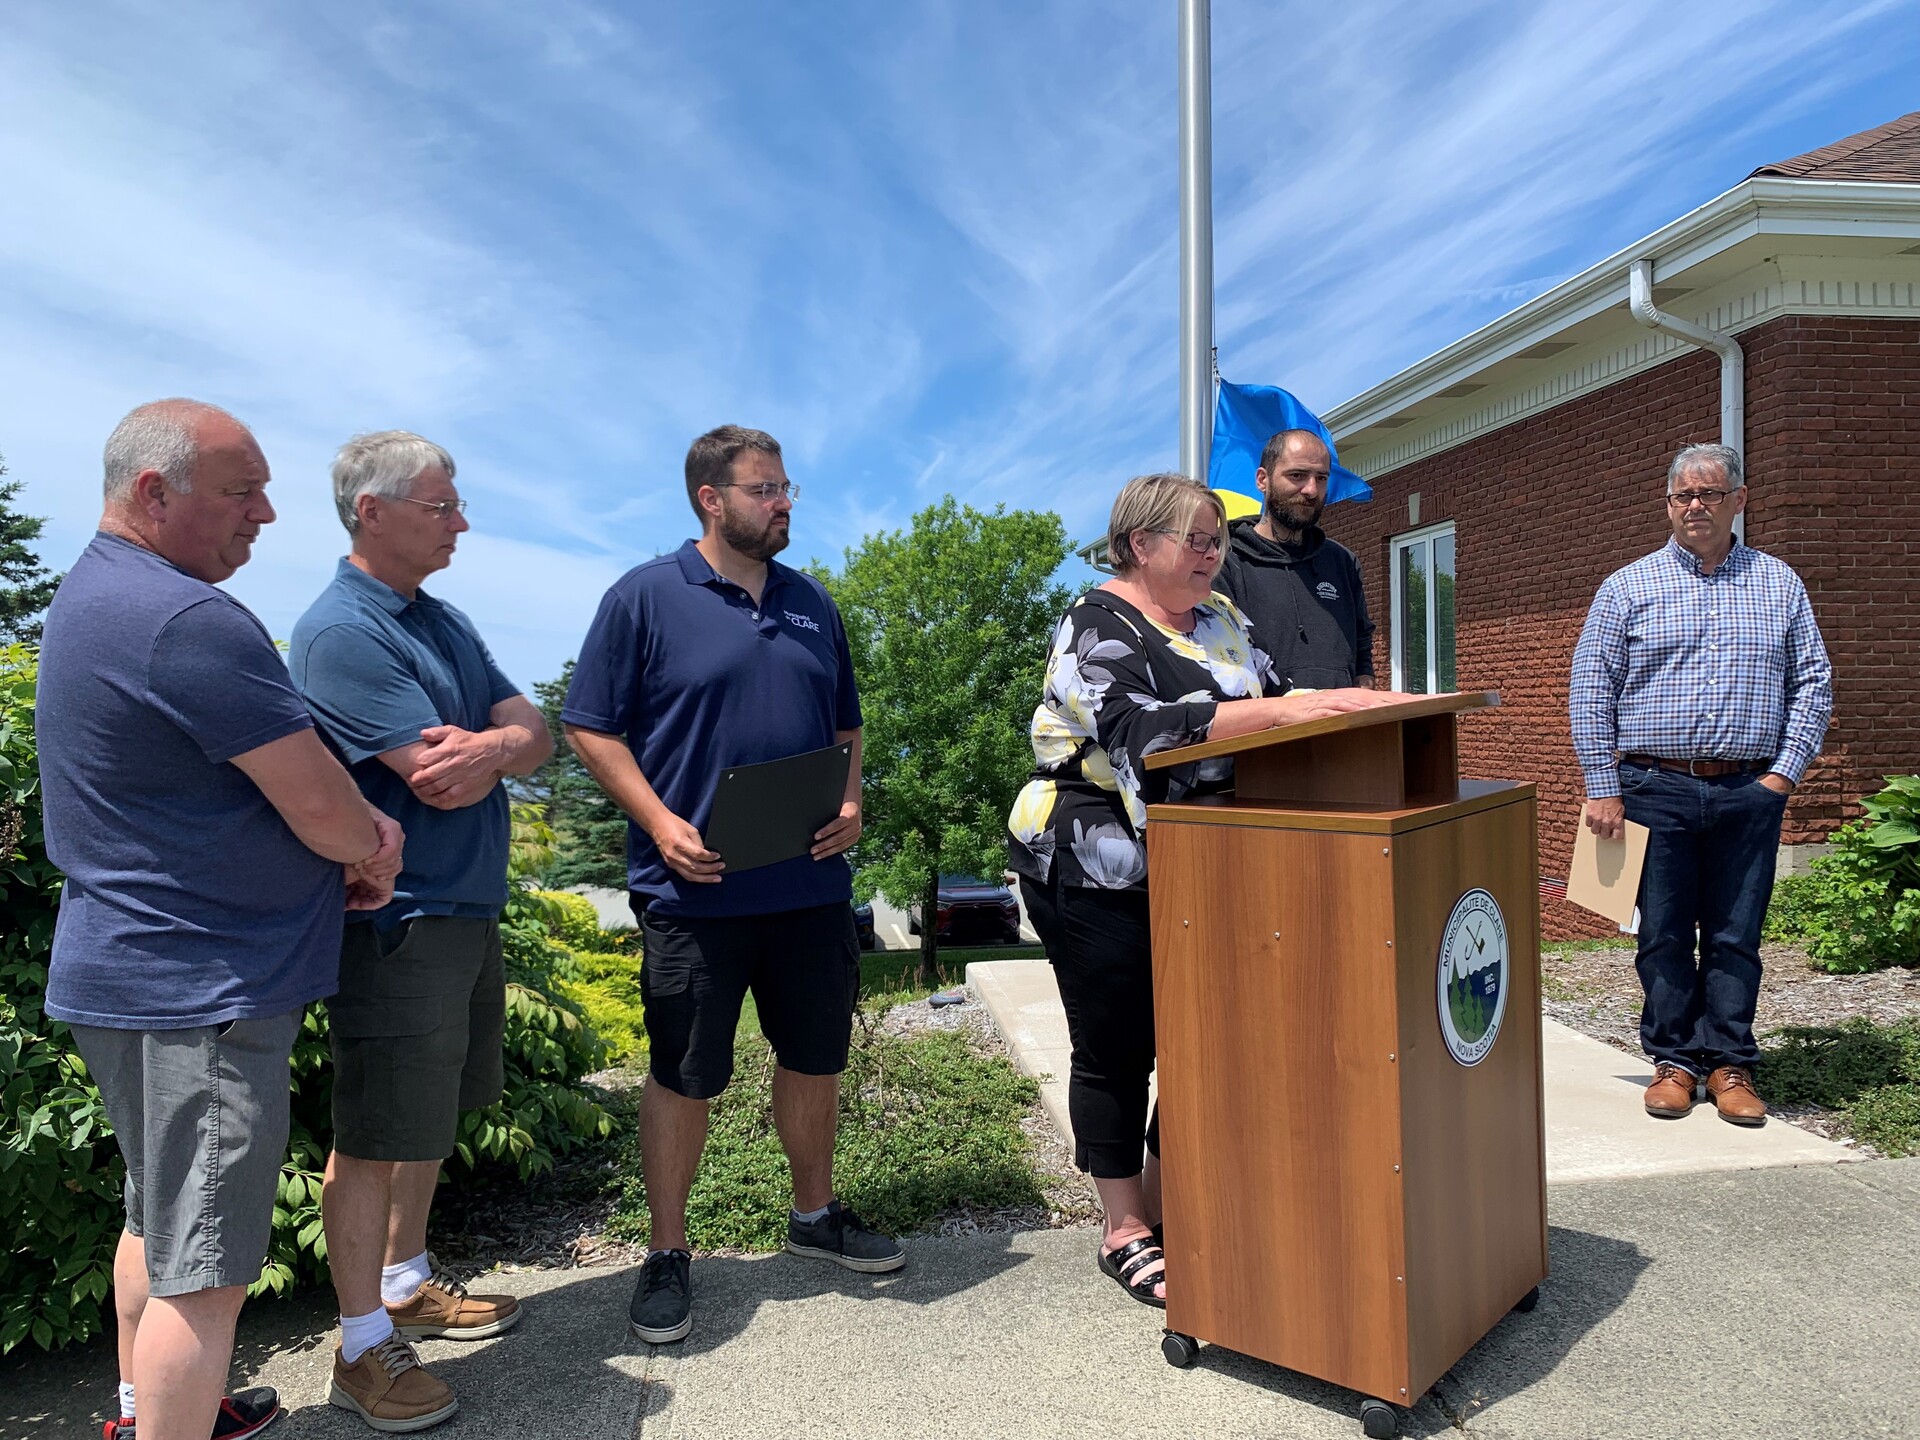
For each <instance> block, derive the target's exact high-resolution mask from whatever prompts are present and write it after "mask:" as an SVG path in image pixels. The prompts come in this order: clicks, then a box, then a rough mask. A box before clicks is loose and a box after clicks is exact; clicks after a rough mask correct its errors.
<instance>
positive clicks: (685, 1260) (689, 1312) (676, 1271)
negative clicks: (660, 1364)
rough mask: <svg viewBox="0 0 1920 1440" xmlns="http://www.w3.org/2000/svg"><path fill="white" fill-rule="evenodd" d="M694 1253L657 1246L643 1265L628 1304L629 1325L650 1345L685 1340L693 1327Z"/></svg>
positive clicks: (639, 1337) (635, 1333) (634, 1333)
mask: <svg viewBox="0 0 1920 1440" xmlns="http://www.w3.org/2000/svg"><path fill="white" fill-rule="evenodd" d="M692 1272H693V1256H691V1255H689V1254H688V1253H687V1252H686V1251H684V1250H656V1251H654V1252H653V1253H652V1254H651V1255H649V1256H647V1263H646V1264H644V1265H642V1266H641V1267H640V1283H639V1284H638V1285H636V1286H634V1287H633V1303H632V1304H631V1305H629V1306H628V1307H627V1321H628V1323H627V1329H628V1330H630V1331H632V1332H633V1335H634V1336H635V1338H637V1339H640V1340H644V1341H646V1342H647V1343H648V1344H649V1345H665V1344H668V1343H669V1342H671V1341H674V1340H684V1339H686V1338H687V1332H688V1331H689V1330H691V1329H693V1279H692Z"/></svg>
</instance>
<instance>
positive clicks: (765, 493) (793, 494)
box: [713, 480, 800, 500]
mask: <svg viewBox="0 0 1920 1440" xmlns="http://www.w3.org/2000/svg"><path fill="white" fill-rule="evenodd" d="M713 488H714V489H716V490H726V489H733V490H738V491H739V492H740V493H741V494H742V495H751V496H752V497H753V498H754V499H756V500H775V499H779V500H798V499H799V498H800V487H799V486H798V485H796V484H794V483H793V482H792V481H791V480H789V481H786V482H784V483H779V484H776V483H775V482H773V481H771V480H769V481H767V482H765V483H763V484H759V485H742V484H741V483H740V482H739V481H737V480H717V481H715V482H714V486H713Z"/></svg>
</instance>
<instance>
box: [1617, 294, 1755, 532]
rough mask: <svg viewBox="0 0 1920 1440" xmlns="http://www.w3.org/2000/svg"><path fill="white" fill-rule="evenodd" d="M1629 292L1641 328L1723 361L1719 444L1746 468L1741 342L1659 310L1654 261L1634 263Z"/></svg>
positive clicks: (1741, 523)
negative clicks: (1707, 351)
mask: <svg viewBox="0 0 1920 1440" xmlns="http://www.w3.org/2000/svg"><path fill="white" fill-rule="evenodd" d="M1628 289H1629V294H1628V300H1627V308H1628V309H1629V310H1631V311H1632V312H1633V318H1634V319H1636V320H1638V321H1639V322H1640V323H1641V324H1642V325H1645V326H1647V327H1648V328H1650V329H1653V330H1658V331H1659V332H1660V333H1661V334H1662V335H1671V336H1673V338H1674V339H1676V340H1684V341H1686V342H1687V343H1688V344H1689V345H1697V346H1699V347H1700V348H1701V349H1702V350H1711V351H1713V353H1714V354H1716V355H1718V356H1719V357H1720V443H1721V444H1722V445H1729V446H1731V447H1733V449H1734V450H1735V451H1736V452H1737V453H1738V454H1739V456H1740V463H1741V465H1742V466H1744V465H1745V464H1746V459H1747V360H1746V356H1745V355H1744V354H1742V353H1741V350H1740V342H1739V341H1738V340H1735V339H1734V338H1733V337H1732V336H1731V335H1726V334H1722V333H1721V332H1720V331H1718V330H1709V329H1707V328H1706V326H1704V325H1696V324H1694V323H1693V322H1692V321H1691V320H1682V319H1681V318H1680V317H1679V316H1677V315H1669V314H1667V313H1666V312H1665V311H1663V310H1660V309H1659V308H1657V307H1656V306H1655V305H1654V303H1653V261H1652V260H1636V261H1634V262H1633V265H1632V267H1631V269H1630V270H1629V271H1628ZM1746 522H1747V517H1746V516H1745V515H1736V516H1734V517H1733V533H1734V538H1736V539H1737V540H1739V541H1740V542H1741V543H1742V544H1745V543H1746V539H1747V523H1746Z"/></svg>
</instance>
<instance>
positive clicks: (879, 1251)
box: [787, 1200, 907, 1275]
mask: <svg viewBox="0 0 1920 1440" xmlns="http://www.w3.org/2000/svg"><path fill="white" fill-rule="evenodd" d="M787 1249H788V1250H790V1251H791V1252H793V1253H794V1254H795V1255H815V1256H818V1257H819V1258H820V1259H822V1260H831V1261H833V1263H834V1264H836V1265H844V1266H846V1267H847V1269H849V1270H858V1271H861V1272H862V1273H863V1274H869V1275H874V1274H879V1273H881V1272H883V1271H887V1270H898V1269H899V1268H900V1267H901V1266H902V1265H904V1264H906V1263H907V1252H906V1251H904V1250H902V1249H901V1248H900V1242H899V1241H897V1240H895V1239H894V1238H893V1237H892V1236H891V1235H882V1234H881V1233H880V1232H879V1231H877V1230H869V1229H868V1228H867V1227H866V1225H865V1224H863V1223H862V1222H861V1219H860V1217H859V1216H858V1215H856V1214H854V1213H853V1211H851V1210H849V1209H847V1207H846V1206H844V1205H842V1204H841V1203H840V1202H839V1201H838V1200H829V1201H828V1202H827V1213H826V1214H824V1215H822V1216H821V1217H820V1218H819V1219H818V1220H802V1219H800V1218H799V1217H798V1216H796V1215H794V1214H792V1213H791V1212H789V1213H788V1215H787Z"/></svg>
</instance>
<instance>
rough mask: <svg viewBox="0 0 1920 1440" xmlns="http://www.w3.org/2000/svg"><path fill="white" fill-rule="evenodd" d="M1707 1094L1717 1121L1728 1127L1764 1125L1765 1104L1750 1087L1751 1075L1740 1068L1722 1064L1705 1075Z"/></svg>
mask: <svg viewBox="0 0 1920 1440" xmlns="http://www.w3.org/2000/svg"><path fill="white" fill-rule="evenodd" d="M1707 1094H1708V1096H1709V1097H1710V1098H1711V1099H1712V1100H1713V1108H1714V1109H1716V1110H1718V1111H1719V1112H1720V1118H1721V1119H1722V1120H1725V1121H1727V1122H1728V1123H1729V1124H1732V1125H1764V1124H1766V1123H1767V1102H1766V1101H1764V1100H1762V1099H1761V1098H1760V1092H1759V1091H1757V1090H1755V1089H1754V1088H1753V1072H1752V1071H1751V1070H1749V1069H1747V1068H1746V1067H1745V1066H1744V1065H1722V1066H1720V1067H1719V1068H1718V1069H1717V1070H1714V1071H1712V1072H1711V1073H1709V1074H1708V1076H1707Z"/></svg>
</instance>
